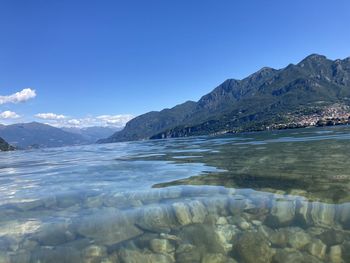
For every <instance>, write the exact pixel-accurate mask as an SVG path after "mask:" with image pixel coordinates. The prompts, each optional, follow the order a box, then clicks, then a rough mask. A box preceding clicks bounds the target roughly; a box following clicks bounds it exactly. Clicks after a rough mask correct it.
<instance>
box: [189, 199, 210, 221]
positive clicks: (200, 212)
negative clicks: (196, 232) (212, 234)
mask: <svg viewBox="0 0 350 263" xmlns="http://www.w3.org/2000/svg"><path fill="white" fill-rule="evenodd" d="M188 206H189V208H190V211H191V215H192V218H191V221H192V222H193V223H203V222H204V220H205V218H206V216H207V214H208V212H207V209H206V208H205V206H204V205H203V203H202V202H200V201H198V200H195V201H192V202H189V203H188Z"/></svg>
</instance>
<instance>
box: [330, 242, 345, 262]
mask: <svg viewBox="0 0 350 263" xmlns="http://www.w3.org/2000/svg"><path fill="white" fill-rule="evenodd" d="M329 259H330V261H331V262H332V263H342V262H344V261H343V259H342V248H341V246H339V245H337V246H332V247H330V249H329Z"/></svg>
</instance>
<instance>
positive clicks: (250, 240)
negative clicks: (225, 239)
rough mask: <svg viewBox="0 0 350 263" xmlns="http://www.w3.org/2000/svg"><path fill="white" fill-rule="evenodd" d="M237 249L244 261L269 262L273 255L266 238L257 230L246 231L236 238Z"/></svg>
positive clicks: (249, 262) (247, 262)
mask: <svg viewBox="0 0 350 263" xmlns="http://www.w3.org/2000/svg"><path fill="white" fill-rule="evenodd" d="M237 251H238V254H239V255H240V257H241V258H242V259H243V260H244V262H246V263H269V262H271V260H272V257H273V255H274V250H273V249H271V247H270V244H269V242H268V240H267V239H266V238H265V237H264V236H263V235H262V234H260V233H259V232H257V233H255V232H246V233H244V234H243V235H242V236H241V237H240V238H239V240H238V244H237Z"/></svg>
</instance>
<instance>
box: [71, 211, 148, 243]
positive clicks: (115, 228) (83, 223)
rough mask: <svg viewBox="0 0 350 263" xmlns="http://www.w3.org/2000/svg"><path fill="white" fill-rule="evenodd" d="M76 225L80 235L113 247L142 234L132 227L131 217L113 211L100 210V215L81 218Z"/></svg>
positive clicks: (95, 214)
mask: <svg viewBox="0 0 350 263" xmlns="http://www.w3.org/2000/svg"><path fill="white" fill-rule="evenodd" d="M77 224H78V227H77V232H78V233H79V234H80V235H82V236H85V237H88V238H92V239H94V240H95V242H96V243H97V244H103V245H113V244H116V243H119V242H122V241H124V240H128V239H131V238H133V237H136V236H139V235H141V234H142V233H143V231H141V230H140V229H139V228H138V227H136V226H135V225H134V223H133V217H132V215H130V216H128V215H125V214H122V213H121V212H119V211H118V210H115V209H108V210H106V211H105V210H101V212H100V213H94V214H93V215H90V216H87V217H84V218H82V219H81V220H79V221H78V222H77Z"/></svg>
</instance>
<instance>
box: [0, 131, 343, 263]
mask: <svg viewBox="0 0 350 263" xmlns="http://www.w3.org/2000/svg"><path fill="white" fill-rule="evenodd" d="M320 131H321V132H320ZM304 132H305V130H304ZM349 139H350V138H349V136H348V131H347V130H346V129H345V130H342V129H340V130H330V131H329V132H328V131H327V130H326V133H325V130H318V129H315V130H306V133H305V134H304V133H303V132H301V133H297V134H295V133H294V131H293V133H292V132H290V131H288V132H282V133H278V134H277V135H276V134H265V135H264V134H256V135H254V134H249V135H242V137H240V138H237V137H232V138H231V137H223V138H215V137H214V138H196V139H181V140H165V141H154V142H137V143H126V144H111V145H108V146H103V145H102V146H85V147H80V148H79V147H76V148H67V149H66V152H65V153H64V154H63V153H62V152H60V151H59V150H58V149H51V150H32V151H28V152H23V153H18V152H17V153H16V152H13V153H6V155H4V159H3V160H2V161H1V162H0V166H1V168H0V182H1V185H0V192H1V197H0V263H14V262H15V263H22V262H23V263H25V262H38V263H39V262H40V263H43V262H47V263H49V262H50V263H52V262H53V263H54V262H57V263H61V262H91V263H93V262H96V263H97V262H104V263H119V262H124V263H138V262H142V263H144V262H145V263H152V262H157V263H158V262H159V263H162V262H163V263H172V262H184V263H196V262H198V263H235V262H237V263H238V262H239V263H298V262H300V263H302V262H304V263H313V262H315V263H321V262H323V263H349V262H350V200H349V198H350V196H349V181H350V180H349V176H348V175H349V167H348V165H347V164H346V160H348V157H350V151H349V146H348V145H349V143H348V142H349V141H348V140H349ZM281 146H283V147H281ZM93 147H98V148H93ZM118 147H119V148H118ZM303 147H304V148H303ZM116 148H117V149H116ZM326 152H327V154H325V153H326ZM34 155H35V156H36V157H35V158H34V157H33V156H34ZM29 156H30V157H31V159H30V160H29ZM248 157H249V158H248ZM96 159H97V160H98V161H96Z"/></svg>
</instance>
